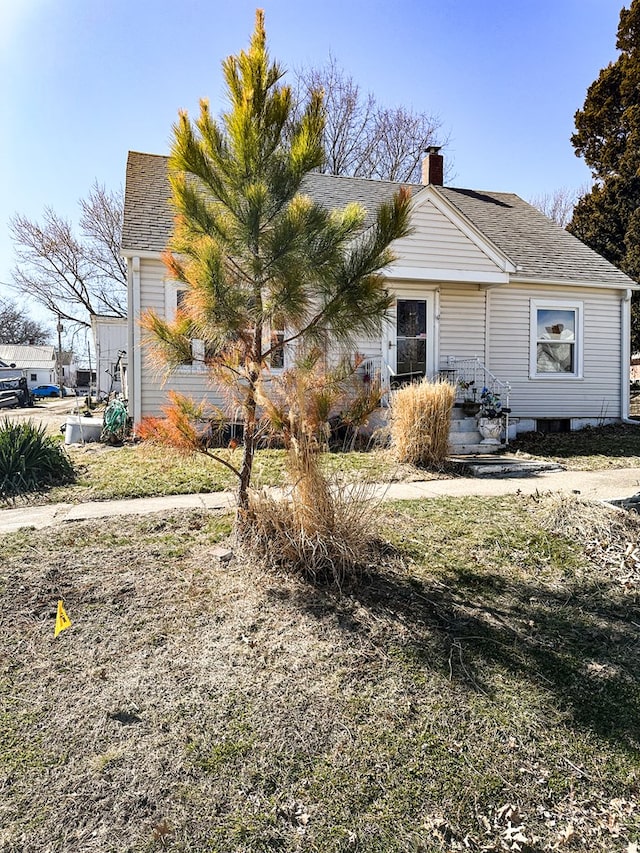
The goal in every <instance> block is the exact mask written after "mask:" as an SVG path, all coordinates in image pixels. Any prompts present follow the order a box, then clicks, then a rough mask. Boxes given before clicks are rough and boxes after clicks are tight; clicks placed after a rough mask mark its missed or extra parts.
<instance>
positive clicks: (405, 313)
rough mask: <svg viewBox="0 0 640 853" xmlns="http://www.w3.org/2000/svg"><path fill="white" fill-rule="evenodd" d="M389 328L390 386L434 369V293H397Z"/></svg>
mask: <svg viewBox="0 0 640 853" xmlns="http://www.w3.org/2000/svg"><path fill="white" fill-rule="evenodd" d="M389 332H390V334H389V337H388V343H387V346H388V350H389V358H388V364H389V367H390V368H391V371H390V372H391V377H390V379H391V385H392V386H396V387H398V386H400V385H405V384H407V383H408V382H414V381H416V380H420V379H422V377H424V376H429V375H431V374H432V373H433V297H431V296H429V297H425V298H421V299H416V298H413V297H407V298H405V297H399V298H398V299H397V300H396V305H395V318H394V322H392V323H391V327H390V329H389Z"/></svg>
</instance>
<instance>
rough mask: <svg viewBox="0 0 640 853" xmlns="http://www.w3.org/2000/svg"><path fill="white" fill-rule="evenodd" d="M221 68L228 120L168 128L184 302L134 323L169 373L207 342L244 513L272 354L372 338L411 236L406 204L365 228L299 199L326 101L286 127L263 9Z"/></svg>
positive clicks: (176, 266)
mask: <svg viewBox="0 0 640 853" xmlns="http://www.w3.org/2000/svg"><path fill="white" fill-rule="evenodd" d="M222 67H223V72H224V77H225V81H226V86H227V95H228V102H229V107H228V109H227V111H226V112H224V113H223V115H222V117H221V118H220V119H216V118H214V116H213V115H212V112H211V109H210V106H209V103H208V102H207V101H206V100H202V101H201V103H200V114H199V116H198V118H197V119H196V120H195V122H193V121H192V120H191V119H190V118H189V116H188V115H187V113H181V114H180V117H179V119H178V122H177V124H176V125H175V126H174V140H173V145H172V150H171V155H170V158H169V171H170V182H171V190H172V201H173V206H174V209H175V213H176V219H175V223H176V224H175V231H174V237H173V240H172V243H171V245H170V247H169V251H168V252H167V254H166V257H165V263H166V265H167V268H168V270H169V274H170V275H171V276H172V278H173V279H175V280H176V281H178V282H182V283H184V284H185V285H186V295H185V298H184V300H183V302H182V303H181V310H180V311H179V312H178V316H177V317H176V319H175V321H171V320H167V319H165V318H162V317H159V316H158V315H155V314H153V313H151V312H150V313H148V314H147V315H146V316H145V317H144V318H143V326H144V328H145V329H146V330H147V332H148V338H149V341H150V343H151V345H152V347H153V349H154V351H155V354H156V356H157V357H158V358H159V359H160V360H161V361H162V362H163V363H164V365H165V366H166V367H167V369H172V368H175V367H177V366H178V365H179V364H181V363H183V362H184V360H185V353H186V350H187V348H188V342H189V340H190V339H191V338H195V339H199V340H202V341H203V344H204V353H205V354H206V355H205V362H206V364H207V367H208V368H209V370H210V372H211V374H212V378H213V379H214V381H215V382H216V384H218V385H220V384H222V385H225V386H226V387H227V388H228V389H229V393H230V395H231V396H232V397H233V406H234V407H238V408H240V409H241V410H242V412H243V421H244V448H243V458H242V463H241V465H240V466H239V468H238V469H237V471H236V473H237V476H238V483H239V486H238V503H239V509H240V513H241V514H242V513H243V512H245V513H246V511H247V510H248V505H249V504H248V490H249V486H250V482H251V472H252V466H253V457H254V452H255V447H256V442H257V437H258V433H259V412H258V409H257V399H258V397H259V396H260V394H261V393H262V386H263V384H264V382H265V379H266V378H268V375H269V364H270V357H271V356H272V355H274V354H275V353H276V351H277V350H280V349H282V348H283V347H291V346H293V345H294V343H295V344H298V343H300V344H304V345H305V346H310V345H312V344H313V343H314V342H316V343H317V342H322V343H325V344H326V343H327V342H336V343H337V344H338V345H341V346H350V345H351V344H352V342H353V340H354V337H355V336H356V335H360V334H365V335H369V334H379V331H380V325H381V321H382V318H383V316H384V314H385V312H386V310H387V309H388V308H389V306H390V304H391V297H390V295H389V294H388V293H387V291H386V290H385V287H384V279H383V277H382V275H381V270H382V269H383V268H384V267H385V266H387V265H388V264H389V263H390V262H391V261H392V260H393V258H394V256H393V253H392V252H391V250H390V248H389V246H390V244H391V242H392V241H393V240H395V239H397V238H399V237H402V236H404V235H405V234H407V233H408V230H409V225H408V222H409V194H408V192H400V193H399V194H398V195H397V196H396V197H395V198H394V199H393V200H392V201H391V202H390V203H388V204H386V205H383V206H381V207H380V209H379V210H378V212H377V216H376V219H375V222H374V224H373V225H371V226H370V227H368V228H367V229H364V227H363V226H364V221H365V211H364V210H363V209H362V207H361V206H359V205H356V204H351V205H348V206H347V207H346V208H344V209H343V210H338V211H329V210H327V209H326V208H324V207H322V206H321V205H319V204H317V203H316V202H314V201H313V200H312V199H311V198H309V197H308V196H306V195H305V194H304V193H303V192H302V189H301V187H302V182H303V179H304V178H305V176H306V175H308V174H309V173H310V172H312V171H314V170H317V169H318V168H319V167H320V166H321V164H322V162H323V159H324V152H323V149H322V142H321V140H322V132H323V128H324V121H325V118H324V108H323V104H322V94H321V92H319V91H312V92H311V93H310V95H309V99H308V103H307V105H306V109H305V110H303V111H302V113H301V114H300V117H299V118H298V119H294V118H293V106H294V105H293V100H292V93H291V90H290V88H289V87H288V86H286V85H284V83H283V82H282V78H283V71H282V69H281V67H280V66H279V65H278V64H277V63H276V62H272V61H271V60H270V58H269V54H268V50H267V44H266V34H265V29H264V16H263V13H262V11H261V10H258V11H257V13H256V25H255V30H254V32H253V36H252V38H251V41H250V44H249V48H248V50H246V51H241V52H240V53H239V54H238V55H237V56H230V57H229V58H228V59H226V60H225V61H224V62H223V65H222ZM273 329H278V330H282V329H284V330H285V335H284V340H283V339H278V340H277V341H276V342H275V343H273V339H272V337H271V331H272V330H273Z"/></svg>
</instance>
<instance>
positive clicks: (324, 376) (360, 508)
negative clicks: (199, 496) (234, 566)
mask: <svg viewBox="0 0 640 853" xmlns="http://www.w3.org/2000/svg"><path fill="white" fill-rule="evenodd" d="M341 386H342V382H341V376H340V375H339V373H332V372H326V373H325V372H323V371H321V370H318V369H317V364H316V362H315V361H314V359H313V358H312V359H310V361H309V363H308V365H306V367H305V366H302V367H301V368H300V369H298V370H297V371H296V372H295V373H294V372H290V373H289V374H286V375H285V376H284V377H283V380H282V381H281V382H280V384H279V386H277V387H276V391H277V392H278V393H274V394H273V397H272V399H265V401H264V407H265V419H266V420H268V422H269V423H270V424H271V429H272V430H273V431H276V432H278V433H279V434H281V435H282V436H283V440H284V444H285V447H286V448H287V465H286V470H287V477H288V481H289V484H290V488H289V491H288V493H286V494H285V495H284V497H283V498H275V497H272V496H270V495H267V494H264V493H262V494H257V495H256V494H252V495H250V498H249V508H248V511H247V514H246V516H245V517H244V518H243V517H242V516H239V519H238V521H239V524H238V534H239V538H240V541H241V542H242V544H243V545H244V546H245V548H246V550H247V551H248V552H249V553H250V554H251V555H252V556H253V557H255V558H257V559H259V560H260V561H261V562H263V563H264V562H266V563H267V565H270V566H272V567H276V568H282V569H285V570H286V571H287V572H289V573H292V574H296V575H299V576H300V577H303V578H304V579H306V580H309V581H311V582H312V583H317V584H323V585H329V586H336V587H338V588H340V587H341V586H342V585H343V584H345V583H354V582H356V581H357V580H359V578H360V576H361V575H362V573H363V572H364V571H365V570H366V569H367V568H368V566H369V565H370V563H371V561H372V559H373V557H374V554H375V553H376V551H377V550H379V548H378V540H377V537H376V535H375V529H376V521H377V513H376V511H375V510H376V507H375V506H374V503H373V501H372V500H371V499H367V496H366V494H365V493H366V485H364V484H361V485H359V486H358V487H355V488H354V487H353V486H346V485H345V484H340V483H337V482H333V483H332V482H329V481H328V480H327V478H326V477H325V475H324V474H323V473H322V470H321V466H320V457H321V451H322V448H323V447H325V446H326V443H327V437H328V435H329V416H330V412H331V409H332V406H333V404H334V403H335V401H336V400H337V399H339V397H340V392H341Z"/></svg>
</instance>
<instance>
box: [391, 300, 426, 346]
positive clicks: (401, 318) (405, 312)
mask: <svg viewBox="0 0 640 853" xmlns="http://www.w3.org/2000/svg"><path fill="white" fill-rule="evenodd" d="M397 323H398V325H397V335H398V337H399V338H424V337H426V334H427V303H426V302H425V301H424V299H398V320H397Z"/></svg>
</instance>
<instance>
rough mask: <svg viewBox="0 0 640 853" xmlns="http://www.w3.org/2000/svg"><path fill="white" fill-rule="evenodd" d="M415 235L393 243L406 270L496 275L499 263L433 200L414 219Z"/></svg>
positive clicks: (414, 215) (415, 212)
mask: <svg viewBox="0 0 640 853" xmlns="http://www.w3.org/2000/svg"><path fill="white" fill-rule="evenodd" d="M411 224H412V226H413V233H412V234H410V235H409V236H408V237H404V238H403V239H402V240H397V241H396V242H395V243H394V244H393V251H394V252H395V253H396V255H397V256H398V264H399V265H400V266H402V267H412V268H419V269H421V270H429V269H433V270H445V269H447V270H464V271H467V272H487V273H495V272H496V271H497V269H498V268H497V266H496V264H495V263H494V262H493V261H492V260H491V259H490V258H489V257H488V256H487V255H486V254H485V253H484V252H483V251H481V249H479V248H478V247H477V246H476V245H475V244H474V243H473V242H472V241H471V240H470V239H469V238H468V237H467V236H466V235H465V234H463V233H462V231H460V230H459V229H458V228H457V227H456V226H455V225H454V224H453V223H452V222H450V220H449V219H447V218H446V217H445V216H444V215H443V214H442V213H441V212H440V211H439V210H438V209H437V208H436V207H435V205H434V204H433V203H432V202H431V201H426V202H424V203H423V204H422V205H420V207H417V208H416V209H415V210H414V211H413V213H412V216H411Z"/></svg>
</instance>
